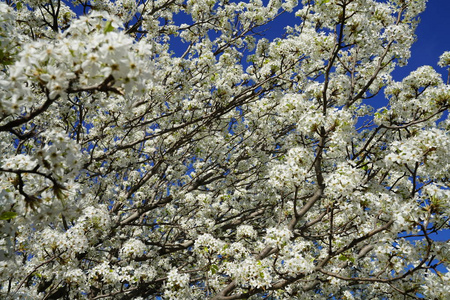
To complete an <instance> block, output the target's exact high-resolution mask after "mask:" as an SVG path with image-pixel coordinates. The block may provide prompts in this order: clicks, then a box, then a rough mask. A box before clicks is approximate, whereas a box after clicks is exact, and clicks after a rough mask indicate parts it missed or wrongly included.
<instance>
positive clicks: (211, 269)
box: [210, 265, 219, 275]
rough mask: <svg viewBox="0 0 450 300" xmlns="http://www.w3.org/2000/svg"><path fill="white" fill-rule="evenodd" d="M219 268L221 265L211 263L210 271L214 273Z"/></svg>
mask: <svg viewBox="0 0 450 300" xmlns="http://www.w3.org/2000/svg"><path fill="white" fill-rule="evenodd" d="M218 270H219V267H218V266H217V265H211V268H210V271H211V273H212V274H213V275H214V274H216V273H217V271H218Z"/></svg>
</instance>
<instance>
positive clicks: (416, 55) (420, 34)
mask: <svg viewBox="0 0 450 300" xmlns="http://www.w3.org/2000/svg"><path fill="white" fill-rule="evenodd" d="M420 18H421V22H420V24H419V27H418V28H417V31H416V35H417V42H416V43H415V44H414V45H413V47H412V49H411V58H410V60H409V61H408V65H407V66H405V67H402V68H398V69H397V70H396V71H395V72H394V74H393V75H394V78H395V79H396V80H398V81H400V80H401V79H402V78H403V77H405V76H406V75H408V74H409V72H411V71H414V70H415V69H417V68H418V67H420V66H423V65H430V66H432V67H434V68H435V69H436V70H437V71H438V72H440V73H441V74H443V78H444V81H446V80H447V71H446V70H445V69H443V68H440V67H439V66H437V62H438V60H439V56H440V55H441V54H442V53H443V52H444V51H450V31H449V29H450V22H449V21H450V0H428V4H427V8H426V10H425V12H423V13H422V14H421V16H420Z"/></svg>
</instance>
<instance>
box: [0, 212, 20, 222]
mask: <svg viewBox="0 0 450 300" xmlns="http://www.w3.org/2000/svg"><path fill="white" fill-rule="evenodd" d="M15 217H17V213H16V212H14V211H4V212H2V214H1V215H0V220H11V219H14V218H15Z"/></svg>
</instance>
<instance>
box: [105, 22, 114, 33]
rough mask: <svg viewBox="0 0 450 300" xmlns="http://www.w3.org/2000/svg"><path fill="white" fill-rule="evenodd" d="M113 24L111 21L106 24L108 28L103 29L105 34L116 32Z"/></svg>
mask: <svg viewBox="0 0 450 300" xmlns="http://www.w3.org/2000/svg"><path fill="white" fill-rule="evenodd" d="M111 24H112V22H111V21H108V22H106V26H105V28H104V29H103V33H108V32H111V31H113V30H114V27H113V26H112V25H111Z"/></svg>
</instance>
